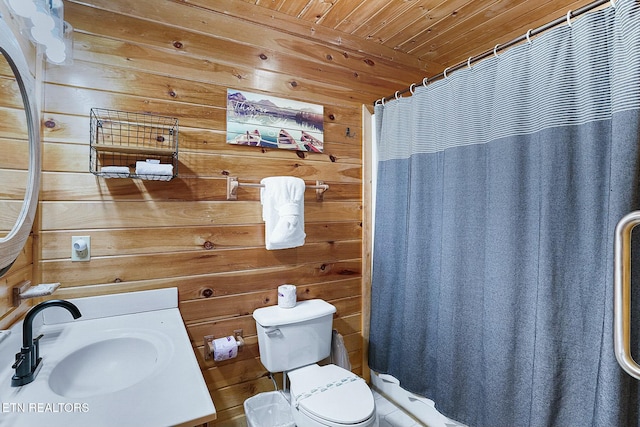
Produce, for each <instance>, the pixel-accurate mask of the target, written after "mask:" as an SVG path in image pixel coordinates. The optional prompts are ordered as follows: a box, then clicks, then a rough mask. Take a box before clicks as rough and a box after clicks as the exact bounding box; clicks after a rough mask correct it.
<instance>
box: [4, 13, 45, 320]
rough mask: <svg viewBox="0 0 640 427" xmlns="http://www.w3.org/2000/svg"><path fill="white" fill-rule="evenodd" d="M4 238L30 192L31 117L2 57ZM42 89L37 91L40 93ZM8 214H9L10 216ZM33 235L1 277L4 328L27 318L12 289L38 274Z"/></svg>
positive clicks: (30, 61) (28, 53) (32, 55)
mask: <svg viewBox="0 0 640 427" xmlns="http://www.w3.org/2000/svg"><path fill="white" fill-rule="evenodd" d="M8 12H9V10H8V8H7V6H6V4H5V3H4V2H0V15H2V17H7V18H6V19H5V22H6V23H7V24H8V26H9V28H10V29H11V30H12V31H13V32H14V34H16V36H17V37H18V43H19V45H20V47H21V48H22V51H23V53H24V55H25V59H26V60H27V65H28V67H29V69H30V71H31V72H32V75H34V76H35V75H36V69H37V66H36V65H37V59H36V51H35V49H34V47H33V45H32V44H31V43H29V42H28V41H27V40H24V39H22V38H21V37H20V36H19V34H20V28H19V25H18V22H17V21H15V20H13V19H11V17H10V15H9V13H8ZM0 89H1V90H2V97H0V145H1V146H2V148H3V150H2V155H1V156H0V236H3V237H4V236H6V235H7V233H8V231H9V230H10V229H11V228H12V226H13V224H14V223H15V220H16V218H17V217H18V215H19V212H20V209H21V208H22V203H21V202H20V201H19V199H21V198H22V199H23V198H24V194H25V191H26V186H27V180H28V174H27V170H28V168H29V145H28V138H29V137H28V131H27V117H26V114H25V112H24V106H23V103H22V95H21V93H20V88H19V86H18V84H17V81H16V80H15V77H14V76H13V72H12V71H11V68H10V67H9V64H8V63H7V61H6V60H5V58H4V57H2V56H0ZM37 89H38V88H36V90H37ZM7 212H9V214H8V215H7ZM34 270H35V268H34V254H33V236H30V237H29V239H28V240H27V243H26V245H25V246H24V248H23V249H22V251H21V252H20V255H19V256H18V258H17V259H16V260H15V262H14V263H13V265H12V266H11V268H10V269H9V271H8V272H7V273H6V274H5V275H4V276H2V277H1V278H0V329H2V328H6V327H7V326H8V325H10V324H11V323H13V322H15V321H16V319H19V318H20V316H22V315H24V313H25V312H26V310H27V308H28V304H23V305H22V306H20V307H17V308H14V307H13V305H12V288H13V287H14V286H17V285H19V284H21V283H22V282H24V281H26V280H33V274H34Z"/></svg>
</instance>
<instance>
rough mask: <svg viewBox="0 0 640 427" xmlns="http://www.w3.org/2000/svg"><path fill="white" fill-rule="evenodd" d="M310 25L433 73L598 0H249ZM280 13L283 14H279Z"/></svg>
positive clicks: (248, 1)
mask: <svg viewBox="0 0 640 427" xmlns="http://www.w3.org/2000/svg"><path fill="white" fill-rule="evenodd" d="M244 1H245V2H247V3H251V4H253V5H255V6H258V7H260V8H265V9H269V10H271V11H273V12H274V13H278V14H285V15H288V16H290V17H293V18H295V19H296V20H299V21H303V22H304V23H306V24H307V25H308V26H309V27H316V28H317V27H318V26H321V27H323V28H326V29H330V30H334V31H338V32H340V33H344V34H348V35H349V37H355V38H357V39H360V40H362V41H363V42H364V41H366V42H368V43H375V44H377V45H380V46H381V47H382V46H384V47H386V48H388V49H392V50H394V51H396V52H402V53H403V54H406V55H409V56H411V57H413V58H415V59H417V60H418V63H419V64H420V67H421V68H423V69H425V70H426V71H427V75H430V74H429V73H433V74H435V73H439V72H441V71H442V70H443V69H444V68H445V67H448V66H452V65H455V64H457V63H460V62H462V61H464V60H466V59H467V58H469V57H471V56H475V55H478V54H480V53H482V52H485V51H487V50H489V49H492V48H493V47H494V46H495V45H496V44H500V43H505V42H507V41H510V40H512V39H514V38H516V37H518V36H521V35H523V34H526V32H527V30H529V29H531V28H537V27H540V26H542V25H544V24H546V23H548V22H550V21H552V20H554V19H556V18H559V17H562V16H564V15H566V14H567V11H569V10H576V9H578V8H580V7H582V6H584V5H586V4H589V3H591V2H592V0H577V1H576V0H244ZM275 17H277V16H275Z"/></svg>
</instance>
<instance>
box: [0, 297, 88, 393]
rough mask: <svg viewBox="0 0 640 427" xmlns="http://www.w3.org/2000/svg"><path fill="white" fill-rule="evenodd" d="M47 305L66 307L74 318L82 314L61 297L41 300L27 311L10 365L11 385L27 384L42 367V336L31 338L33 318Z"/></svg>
mask: <svg viewBox="0 0 640 427" xmlns="http://www.w3.org/2000/svg"><path fill="white" fill-rule="evenodd" d="M48 307H62V308H64V309H67V310H68V311H69V313H71V315H72V316H73V318H74V319H77V318H78V317H81V316H82V314H81V313H80V310H78V307H76V306H75V305H74V304H72V303H70V302H69V301H65V300H61V299H54V300H49V301H44V302H41V303H40V304H38V305H36V306H35V307H33V308H32V309H31V310H29V312H27V314H26V316H24V321H23V322H22V348H21V349H20V353H16V362H15V363H14V364H13V366H11V367H12V368H13V369H15V370H16V373H15V375H14V376H13V377H11V386H12V387H19V386H21V385H25V384H29V383H30V382H32V381H33V380H34V379H35V377H36V375H38V371H39V370H40V368H41V367H42V364H41V363H40V362H42V357H40V338H42V337H43V335H40V336H38V337H36V338H35V339H34V338H33V320H34V319H35V317H36V314H38V313H40V312H41V311H42V310H44V309H45V308H48Z"/></svg>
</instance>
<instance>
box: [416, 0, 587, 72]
mask: <svg viewBox="0 0 640 427" xmlns="http://www.w3.org/2000/svg"><path fill="white" fill-rule="evenodd" d="M588 3H591V0H579V1H578V2H576V1H575V0H553V1H550V2H545V3H544V4H540V6H539V7H537V8H535V9H533V10H532V9H531V8H530V7H529V6H528V5H527V4H526V2H521V3H520V4H518V5H516V6H515V7H513V8H511V9H509V10H508V11H506V12H505V13H503V14H500V15H498V16H496V17H494V18H492V19H490V20H488V21H486V23H485V24H483V25H480V26H477V27H476V28H474V29H473V30H472V31H470V32H467V33H465V34H463V35H461V36H460V37H457V38H456V39H454V40H451V42H450V43H446V44H444V45H443V46H441V47H440V48H439V49H438V50H437V57H438V58H439V59H442V60H443V61H446V63H447V64H449V65H452V64H453V63H457V62H460V61H462V60H464V59H465V58H467V57H469V56H472V55H473V54H470V52H471V51H470V47H471V46H477V47H476V48H475V50H474V51H476V52H478V53H481V52H484V51H486V50H488V49H491V48H492V47H493V46H495V45H496V44H501V43H506V42H508V41H510V40H512V39H513V38H514V37H517V36H519V35H522V34H525V33H526V32H527V30H528V29H529V28H534V27H536V26H540V25H544V24H545V23H548V22H550V21H553V20H554V19H556V18H559V17H562V16H563V15H565V14H566V13H567V11H568V10H569V9H570V8H573V7H576V6H577V5H578V4H582V5H585V4H588ZM416 53H417V52H416ZM425 56H428V55H425Z"/></svg>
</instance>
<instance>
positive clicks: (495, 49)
mask: <svg viewBox="0 0 640 427" xmlns="http://www.w3.org/2000/svg"><path fill="white" fill-rule="evenodd" d="M498 46H500V45H499V44H497V45H496V46H495V47H494V48H493V56H495V57H496V58H497V57H498Z"/></svg>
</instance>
